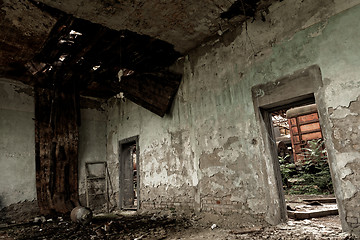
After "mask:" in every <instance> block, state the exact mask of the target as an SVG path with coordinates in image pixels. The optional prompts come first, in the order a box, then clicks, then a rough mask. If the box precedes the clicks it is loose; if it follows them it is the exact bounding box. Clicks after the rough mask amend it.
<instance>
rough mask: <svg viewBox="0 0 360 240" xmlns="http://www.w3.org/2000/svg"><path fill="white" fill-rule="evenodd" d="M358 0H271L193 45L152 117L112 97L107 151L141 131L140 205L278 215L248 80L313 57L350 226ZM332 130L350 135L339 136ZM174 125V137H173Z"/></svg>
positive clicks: (112, 156) (259, 80)
mask: <svg viewBox="0 0 360 240" xmlns="http://www.w3.org/2000/svg"><path fill="white" fill-rule="evenodd" d="M359 3H360V2H359V1H316V3H315V2H314V1H291V2H290V1H283V2H281V3H277V4H273V5H272V7H271V8H270V14H269V15H267V16H266V19H267V20H266V21H265V22H261V21H254V22H253V23H250V22H249V23H248V24H247V30H245V29H244V28H243V30H242V32H241V33H240V34H239V32H240V31H237V32H234V33H229V34H224V35H223V36H222V37H220V38H219V39H216V40H215V41H213V42H208V43H207V44H204V45H203V46H201V47H199V48H197V49H195V50H193V51H192V52H191V53H190V54H189V55H188V56H186V57H185V58H184V59H183V64H184V68H183V80H182V84H181V86H180V89H179V91H178V93H177V96H176V98H175V102H174V105H173V108H172V111H171V114H169V115H167V116H165V117H164V118H159V117H157V116H155V115H153V114H151V113H149V112H147V111H145V110H143V109H141V108H139V107H137V106H135V105H134V104H132V103H130V102H128V101H126V102H124V101H123V100H113V101H112V102H110V106H111V107H110V109H109V115H108V121H109V122H110V123H111V124H108V129H107V133H108V152H107V154H108V159H109V160H111V161H113V162H114V163H116V162H117V161H118V160H117V156H116V147H115V146H116V145H117V143H118V141H119V140H121V139H124V138H127V137H130V136H134V135H139V136H140V164H142V170H141V172H140V177H141V182H140V188H141V192H140V194H141V198H142V200H143V202H144V203H149V202H150V204H149V205H146V206H151V204H153V205H154V206H155V207H156V206H158V205H157V204H156V203H157V202H159V203H160V204H159V205H160V206H163V207H166V206H167V204H168V205H169V203H171V202H174V201H175V202H178V201H180V203H178V204H179V205H181V202H185V200H184V199H188V198H191V199H195V205H194V207H195V208H197V209H201V210H203V211H217V212H236V213H238V214H245V215H248V214H250V215H252V216H254V217H258V218H260V219H265V220H266V221H268V222H270V223H273V224H275V223H278V222H279V219H280V218H279V214H280V213H279V199H278V195H277V194H276V192H277V190H276V189H275V186H274V182H275V176H274V171H273V167H272V165H273V162H272V159H271V157H270V155H269V154H268V152H267V151H266V150H265V147H264V145H263V136H262V135H261V132H260V129H259V123H258V122H257V120H256V118H255V112H254V106H253V102H252V97H251V88H252V87H253V86H255V85H258V84H263V83H267V82H274V81H275V80H277V79H279V78H281V77H283V76H286V75H289V74H292V73H293V72H295V71H297V70H299V69H303V68H306V67H308V66H311V65H318V66H319V67H320V69H321V73H322V79H323V84H324V87H321V88H319V89H318V90H317V91H316V92H315V98H316V102H317V103H318V104H319V108H321V109H322V112H325V113H327V114H324V115H323V116H321V122H322V124H323V131H324V136H325V139H326V146H327V147H328V151H329V155H330V160H331V162H330V164H331V170H332V176H333V181H334V185H335V192H336V197H337V199H338V204H339V210H340V217H341V220H342V226H343V228H344V230H347V231H350V230H351V229H355V228H356V227H358V222H356V223H354V222H355V220H354V219H353V218H354V213H353V207H354V202H356V201H358V195H359V194H358V188H357V187H356V186H358V185H357V181H358V179H359V177H358V175H357V174H356V171H357V170H358V168H357V167H356V166H355V164H354V163H355V162H356V160H358V159H359V151H358V150H357V149H356V148H357V147H358V145H356V141H357V142H358V140H359V135H358V124H357V122H358V121H359V119H358V110H357V107H356V104H357V103H356V100H357V99H358V97H359V91H358V89H359V83H360V81H359V78H358V76H359V69H358V67H357V66H359V61H360V58H359V56H358V54H357V50H358V49H359V47H360V46H359V44H360V43H359V41H356V40H355V39H358V38H359V37H360V36H358V35H359V32H360V31H359V30H360V29H359V25H358V21H357V16H359V14H360V6H357V4H359ZM325 6H326V7H325ZM348 8H349V9H348ZM319 9H321V11H319ZM346 9H347V10H346ZM231 34H236V35H235V36H230V35H231ZM229 39H231V40H230V41H228V40H229ZM353 104H354V105H353ZM349 106H350V108H351V106H352V108H351V109H350V108H349ZM343 108H346V109H348V108H349V109H348V110H346V109H345V110H344V109H343ZM337 111H339V112H337ZM340 111H342V112H340ZM344 111H347V114H344ZM332 116H336V117H332ZM109 122H108V123H109ZM337 129H338V130H337ZM337 131H338V132H341V134H342V135H341V138H343V137H345V138H346V139H348V140H349V141H350V142H349V141H348V142H346V143H344V144H343V145H341V141H343V139H342V140H337V139H336V136H335V135H336V134H335V133H336V132H337ZM180 132H181V138H178V137H176V136H179V133H180ZM350 132H351V133H350ZM334 134H335V135H334ZM110 136H111V137H110ZM174 138H175V139H176V141H173V139H174ZM348 143H351V144H352V145H351V147H350V146H348V145H347V144H348ZM178 148H179V149H180V151H179V150H176V149H178ZM109 149H111V151H109ZM179 153H181V154H179ZM351 164H352V165H351ZM184 167H185V168H186V171H183V168H184ZM349 169H350V170H349ZM173 170H175V171H173ZM351 170H353V172H352V171H351ZM214 200H215V201H214ZM161 203H163V205H161ZM230 206H231V207H230ZM355 212H357V213H356V214H355V215H356V217H358V212H359V211H358V210H356V211H355ZM348 220H350V221H351V223H350V222H349V221H348ZM356 221H358V220H356ZM356 231H357V232H358V230H356Z"/></svg>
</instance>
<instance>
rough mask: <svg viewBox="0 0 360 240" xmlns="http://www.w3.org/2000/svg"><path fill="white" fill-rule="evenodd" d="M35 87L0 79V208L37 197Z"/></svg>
mask: <svg viewBox="0 0 360 240" xmlns="http://www.w3.org/2000/svg"><path fill="white" fill-rule="evenodd" d="M27 93H30V94H32V89H31V88H30V87H28V86H26V85H24V84H21V83H16V82H13V81H10V80H6V79H0V209H1V208H3V207H6V206H8V205H10V204H12V203H17V202H20V201H24V200H30V201H31V200H33V199H35V198H36V188H35V129H34V128H35V126H34V120H33V118H34V100H33V97H32V96H29V95H28V94H27Z"/></svg>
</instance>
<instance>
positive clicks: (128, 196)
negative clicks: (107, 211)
mask: <svg viewBox="0 0 360 240" xmlns="http://www.w3.org/2000/svg"><path fill="white" fill-rule="evenodd" d="M119 163H120V173H119V174H120V175H119V176H120V177H119V184H120V185H119V186H120V191H119V192H120V198H119V199H120V204H119V206H120V208H121V209H123V210H138V209H139V207H140V198H139V192H140V191H139V187H138V186H139V182H140V179H139V175H138V172H139V137H138V136H135V137H131V138H127V139H124V140H122V141H120V142H119Z"/></svg>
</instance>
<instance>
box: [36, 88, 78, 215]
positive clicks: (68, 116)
mask: <svg viewBox="0 0 360 240" xmlns="http://www.w3.org/2000/svg"><path fill="white" fill-rule="evenodd" d="M77 94H78V93H77V92H76V90H74V91H73V92H69V91H67V92H64V91H61V90H47V89H40V88H35V159H36V189H37V200H38V205H39V208H40V211H41V213H42V214H49V213H51V212H60V213H67V212H69V211H71V210H72V209H73V208H74V207H75V206H77V205H78V141H79V131H78V118H79V117H80V116H79V114H78V112H79V104H78V97H77Z"/></svg>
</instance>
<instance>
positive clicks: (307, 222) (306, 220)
mask: <svg viewBox="0 0 360 240" xmlns="http://www.w3.org/2000/svg"><path fill="white" fill-rule="evenodd" d="M302 223H303V224H305V225H309V224H311V223H312V222H311V221H310V220H308V219H305V220H304V221H303V222H302Z"/></svg>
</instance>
